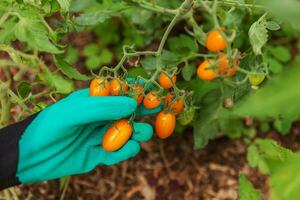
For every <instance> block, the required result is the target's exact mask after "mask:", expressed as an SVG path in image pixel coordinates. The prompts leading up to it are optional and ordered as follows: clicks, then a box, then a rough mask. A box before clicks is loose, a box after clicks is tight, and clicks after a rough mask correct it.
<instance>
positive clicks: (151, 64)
mask: <svg viewBox="0 0 300 200" xmlns="http://www.w3.org/2000/svg"><path fill="white" fill-rule="evenodd" d="M141 65H142V67H143V68H144V69H145V70H146V71H152V70H155V69H156V58H155V57H147V58H145V59H143V60H141Z"/></svg>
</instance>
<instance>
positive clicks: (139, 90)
mask: <svg viewBox="0 0 300 200" xmlns="http://www.w3.org/2000/svg"><path fill="white" fill-rule="evenodd" d="M132 89H133V90H134V91H135V95H134V98H135V99H136V102H137V104H138V105H140V104H141V103H142V102H143V99H144V97H143V95H142V92H143V89H144V88H143V86H141V85H138V84H137V85H134V86H132Z"/></svg>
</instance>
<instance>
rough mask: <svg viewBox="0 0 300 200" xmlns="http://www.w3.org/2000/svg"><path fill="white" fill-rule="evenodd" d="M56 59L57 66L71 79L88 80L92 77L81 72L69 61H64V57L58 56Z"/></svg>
mask: <svg viewBox="0 0 300 200" xmlns="http://www.w3.org/2000/svg"><path fill="white" fill-rule="evenodd" d="M54 61H55V64H56V66H57V68H58V69H60V70H61V71H62V72H63V73H64V74H65V75H66V76H67V77H69V78H70V79H75V80H81V81H86V80H89V79H90V77H88V76H86V75H84V74H81V73H80V72H78V71H77V70H76V69H74V68H73V67H72V66H71V65H70V64H69V63H67V62H66V61H64V60H63V58H61V57H59V56H56V57H55V60H54Z"/></svg>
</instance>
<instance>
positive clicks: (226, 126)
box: [219, 118, 244, 138]
mask: <svg viewBox="0 0 300 200" xmlns="http://www.w3.org/2000/svg"><path fill="white" fill-rule="evenodd" d="M219 125H220V129H221V132H222V133H224V134H225V135H227V136H228V137H230V138H239V137H241V136H242V135H243V129H244V125H243V122H242V120H240V119H230V118H223V119H222V120H220V121H219Z"/></svg>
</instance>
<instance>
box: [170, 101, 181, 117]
mask: <svg viewBox="0 0 300 200" xmlns="http://www.w3.org/2000/svg"><path fill="white" fill-rule="evenodd" d="M183 109H184V101H183V100H182V99H177V100H175V101H174V102H173V103H172V104H171V105H170V110H171V111H172V112H173V113H174V114H175V115H177V114H179V113H181V111H182V110H183Z"/></svg>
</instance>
